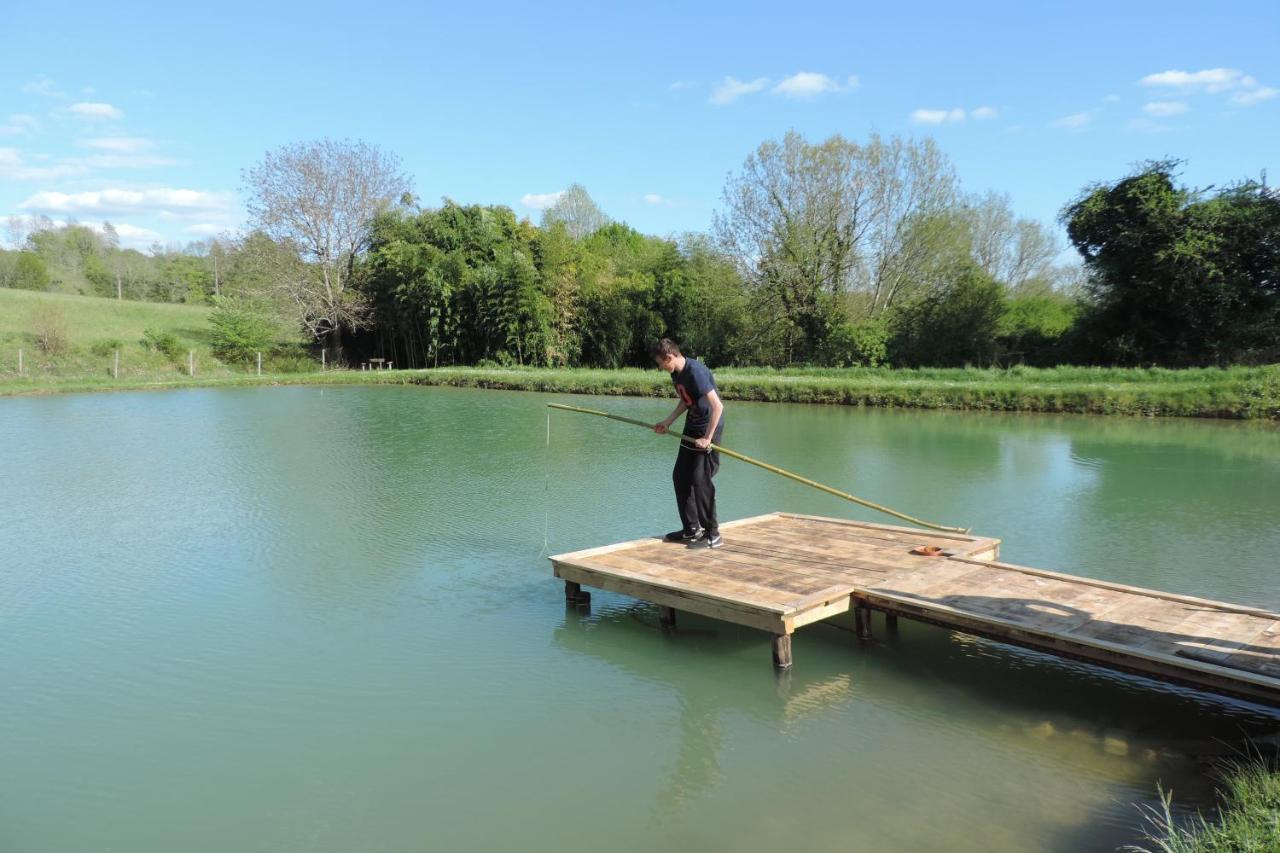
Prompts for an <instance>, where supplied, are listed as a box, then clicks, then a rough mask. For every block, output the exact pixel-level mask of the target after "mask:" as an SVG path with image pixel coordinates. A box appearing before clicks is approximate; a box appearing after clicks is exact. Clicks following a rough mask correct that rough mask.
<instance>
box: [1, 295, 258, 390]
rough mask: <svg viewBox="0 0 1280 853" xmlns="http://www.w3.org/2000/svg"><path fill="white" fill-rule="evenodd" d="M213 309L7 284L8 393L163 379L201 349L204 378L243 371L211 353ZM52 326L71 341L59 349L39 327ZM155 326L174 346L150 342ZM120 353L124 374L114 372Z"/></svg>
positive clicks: (4, 352)
mask: <svg viewBox="0 0 1280 853" xmlns="http://www.w3.org/2000/svg"><path fill="white" fill-rule="evenodd" d="M210 310H211V309H210V308H208V307H203V306H195V305H171V304H165V303H157V302H132V301H128V300H123V301H121V300H115V299H103V298H101V297H95V296H77V295H72V294H64V293H39V292H34V291H29V290H13V289H9V288H0V393H5V392H6V391H9V392H10V393H12V392H14V391H15V390H27V391H40V390H59V389H61V388H62V387H63V386H80V387H102V388H111V387H124V386H126V385H129V384H144V385H145V384H148V383H152V382H161V383H163V382H166V381H169V380H172V379H176V378H180V377H185V376H186V375H187V355H188V353H189V352H190V353H193V354H194V362H195V366H196V371H197V374H198V378H203V379H212V378H228V377H232V376H237V375H241V374H243V373H244V370H243V369H242V368H232V367H228V366H226V365H223V364H221V363H220V362H219V361H218V360H217V359H215V358H214V357H213V355H212V353H211V352H210V349H209V343H210V333H209V312H210ZM51 324H52V325H55V326H57V327H59V328H61V330H62V333H63V338H64V343H65V345H64V346H63V347H61V348H59V349H58V350H56V351H54V352H48V351H46V350H45V349H44V348H42V347H41V346H40V344H39V342H38V340H37V334H38V332H39V331H40V330H41V329H42V328H47V327H49V326H50V325H51ZM148 330H151V331H153V332H157V333H161V334H168V335H172V345H171V346H170V347H169V352H167V353H166V352H162V351H158V350H157V349H156V348H155V347H153V346H146V345H144V343H143V334H144V333H145V332H147V331H148ZM18 350H22V361H23V368H24V370H23V374H22V375H21V376H20V375H19V374H18ZM116 352H119V356H120V363H119V378H118V379H114V378H113V377H112V373H113V370H114V368H115V360H116Z"/></svg>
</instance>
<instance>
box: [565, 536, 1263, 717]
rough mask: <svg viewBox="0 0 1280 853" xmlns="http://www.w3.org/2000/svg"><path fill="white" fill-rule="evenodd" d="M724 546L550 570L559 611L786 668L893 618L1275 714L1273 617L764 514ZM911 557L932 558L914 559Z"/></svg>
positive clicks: (984, 546)
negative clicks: (714, 626) (753, 631)
mask: <svg viewBox="0 0 1280 853" xmlns="http://www.w3.org/2000/svg"><path fill="white" fill-rule="evenodd" d="M721 530H722V532H723V534H724V540H725V545H724V547H722V548H718V549H715V550H712V551H690V550H688V549H687V548H685V547H684V546H683V545H679V544H672V543H666V542H663V541H661V540H660V539H652V538H650V539H637V540H635V541H632V542H621V543H618V544H615V545H606V546H604V547H601V548H590V549H587V550H585V551H575V552H573V553H570V554H559V555H557V556H554V557H552V558H551V562H552V565H553V566H554V569H555V575H556V577H558V578H562V579H563V580H564V581H565V596H566V600H567V601H568V603H569V604H573V605H581V604H585V603H587V602H589V601H590V595H589V593H586V592H584V591H583V590H582V587H583V586H588V587H594V588H597V589H604V590H610V591H612V592H619V593H624V594H626V595H630V596H633V597H635V598H639V599H642V600H644V601H648V602H651V603H653V604H656V605H658V606H659V607H660V609H661V615H662V622H663V624H664V625H667V626H674V625H675V619H676V613H677V612H678V611H682V610H683V611H686V612H689V613H698V614H701V615H703V616H710V617H713V618H715V619H722V620H724V621H726V622H734V623H737V624H739V625H747V626H750V627H752V628H758V629H760V630H762V631H766V632H768V633H769V634H771V635H772V636H773V659H774V664H775V665H776V666H779V667H789V666H791V663H792V653H791V635H792V633H793V632H795V630H796V629H797V628H801V627H803V626H805V625H808V624H811V623H813V622H818V621H820V620H823V619H828V618H831V617H834V616H837V615H839V614H843V613H849V612H850V611H852V613H853V616H854V624H855V626H856V629H857V633H858V636H859V637H862V638H864V639H865V638H870V636H871V630H872V628H871V613H872V611H876V610H878V611H882V612H883V613H885V614H886V624H887V626H888V627H889V628H892V627H894V626H895V625H896V623H897V619H898V617H899V616H902V617H907V618H911V619H916V620H919V621H923V622H929V623H932V624H935V625H941V626H943V627H946V628H951V629H954V630H957V631H964V632H966V633H970V634H975V635H978V636H983V637H990V638H992V639H996V640H1000V641H1003V642H1008V643H1014V644H1017V645H1021V646H1027V647H1030V648H1034V649H1039V650H1041V651H1046V652H1051V653H1054V654H1058V655H1063V656H1067V657H1072V658H1077V659H1082V660H1086V661H1090V662H1093V663H1097V664H1101V665H1104V666H1108V667H1112V668H1115V669H1121V670H1124V671H1127V672H1134V673H1139V674H1141V675H1145V676H1148V677H1152V678H1157V679H1162V680H1166V681H1171V682H1175V683H1180V684H1186V685H1191V686H1194V687H1198V688H1202V689H1206V690H1210V691H1214V692H1218V693H1223V694H1227V695H1231V696H1238V697H1243V698H1247V699H1251V700H1253V701H1258V702H1263V703H1266V704H1270V705H1277V706H1280V614H1277V613H1271V612H1268V611H1266V610H1261V609H1257V608H1252V607H1242V606H1237V605H1234V604H1226V603H1223V602H1219V601H1208V600H1206V599H1201V598H1192V597H1190V596H1185V595H1173V594H1170V593H1165V592H1158V591H1156V590H1150V589H1141V588H1139V587H1132V586H1125V585H1123V584H1116V583H1109V582H1106V581H1099V580H1092V579H1090V578H1082V577H1075V576H1072V575H1066V574H1061V573H1058V572H1051V571H1045V570H1043V569H1032V568H1027V567H1025V566H1015V565H1011V564H1008V563H1001V562H999V561H998V560H997V558H998V556H999V549H1000V540H998V539H988V538H983V537H979V536H967V535H958V534H950V533H934V532H931V531H923V530H915V529H912V528H906V527H894V526H889V525H882V524H866V523H861V522H853V521H845V520H841V519H834V518H821V517H817V516H806V515H794V514H790V513H772V514H769V515H762V516H757V517H755V518H747V519H742V520H740V521H734V522H730V523H728V524H724V525H722V526H721ZM919 546H936V547H939V548H942V549H944V552H945V553H944V554H943V555H941V556H933V557H927V556H918V555H916V554H913V553H912V550H913V549H915V548H917V547H919Z"/></svg>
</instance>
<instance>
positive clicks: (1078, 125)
mask: <svg viewBox="0 0 1280 853" xmlns="http://www.w3.org/2000/svg"><path fill="white" fill-rule="evenodd" d="M1091 121H1093V113H1072V114H1071V115H1069V116H1063V117H1062V118H1059V119H1054V120H1053V121H1051V122H1049V127H1060V128H1066V129H1067V130H1083V129H1084V128H1085V127H1086V126H1088V124H1089V122H1091Z"/></svg>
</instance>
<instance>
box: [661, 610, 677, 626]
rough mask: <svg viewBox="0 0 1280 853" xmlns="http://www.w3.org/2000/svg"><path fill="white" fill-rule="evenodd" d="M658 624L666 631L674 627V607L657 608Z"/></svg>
mask: <svg viewBox="0 0 1280 853" xmlns="http://www.w3.org/2000/svg"><path fill="white" fill-rule="evenodd" d="M658 624H659V625H661V626H662V627H663V628H665V629H667V630H668V631H670V630H671V629H672V628H674V627H676V609H675V608H674V607H659V608H658Z"/></svg>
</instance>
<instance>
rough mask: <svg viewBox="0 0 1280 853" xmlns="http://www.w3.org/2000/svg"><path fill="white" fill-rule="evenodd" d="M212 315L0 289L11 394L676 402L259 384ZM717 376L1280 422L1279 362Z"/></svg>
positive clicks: (731, 387)
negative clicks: (399, 393)
mask: <svg viewBox="0 0 1280 853" xmlns="http://www.w3.org/2000/svg"><path fill="white" fill-rule="evenodd" d="M50 309H52V310H53V311H54V312H55V313H56V314H60V315H61V317H62V320H63V322H64V325H65V330H66V339H67V344H68V346H67V350H66V351H65V352H63V353H61V354H59V355H49V354H47V353H44V352H43V351H42V350H41V349H40V347H39V346H38V345H37V342H36V337H35V328H36V326H37V325H38V323H39V316H40V314H41V312H46V314H47V312H48V311H49V310H50ZM208 311H209V309H208V308H201V307H193V306H186V305H165V304H157V303H146V302H117V301H116V300H113V299H101V298H96V297H87V296H71V295H63V294H50V293H32V292H29V291H21V290H8V289H3V288H0V395H4V394H22V393H47V392H59V391H96V390H112V389H118V390H123V389H126V388H171V387H182V386H186V385H248V384H280V383H288V384H302V383H306V384H315V383H324V384H339V383H375V384H377V383H392V384H405V385H408V384H416V385H452V386H459V387H475V388H505V389H512V390H528V391H552V392H560V393H574V394H601V395H615V396H651V397H668V396H670V394H671V387H670V380H669V379H668V378H667V377H666V376H665V375H663V374H661V373H659V372H658V371H657V370H639V369H634V368H633V369H624V370H596V369H588V368H563V369H562V368H498V367H443V368H437V369H432V370H397V371H379V372H376V373H374V372H362V371H353V370H331V371H326V372H323V373H322V372H320V371H319V370H315V371H311V372H301V373H292V372H291V373H279V372H275V371H273V369H272V368H273V367H274V365H272V364H271V363H270V362H268V363H267V364H266V365H265V367H264V372H265V373H266V375H264V376H262V377H260V378H259V377H257V376H254V375H251V374H250V372H249V371H247V370H246V369H245V368H243V367H229V366H226V365H223V364H221V363H219V362H218V361H217V360H216V359H214V358H213V356H212V354H211V353H210V351H209V332H208ZM147 329H153V330H158V331H162V332H168V333H171V334H172V335H173V336H174V337H175V339H176V342H177V352H176V355H175V354H170V355H165V354H164V353H161V352H157V351H155V350H154V349H150V348H148V347H145V346H144V345H143V344H142V343H141V340H142V336H143V333H144V331H145V330H147ZM295 343H296V341H295ZM19 348H22V349H23V351H24V360H25V362H26V364H25V367H26V370H25V373H24V374H23V375H19V374H18V372H17V351H18V349H19ZM116 350H119V352H120V376H119V378H114V377H113V376H112V366H113V362H114V353H115V351H116ZM188 350H193V351H194V352H195V360H196V376H195V377H194V378H192V377H188V376H187V364H186V353H187V351H188ZM301 366H302V367H304V368H305V367H306V364H303V365H301ZM293 367H295V368H296V367H298V365H296V364H295V365H293ZM316 367H318V365H316ZM716 379H717V382H718V383H719V386H720V390H721V394H722V395H723V396H724V397H725V398H726V399H729V400H763V401H773V402H799V403H827V404H834V405H853V406H895V407H904V408H924V409H951V410H961V411H966V410H972V411H999V412H1075V413H1082V414H1107V415H1159V416H1176V417H1210V418H1241V419H1262V420H1280V365H1270V366H1266V367H1230V368H1197V369H1192V370H1165V369H1161V368H1151V369H1143V368H1093V367H1054V368H1030V367H1014V368H1008V369H994V368H992V369H981V368H956V369H922V370H898V369H891V368H845V369H833V368H794V369H787V370H772V369H768V368H721V369H717V370H716Z"/></svg>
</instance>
